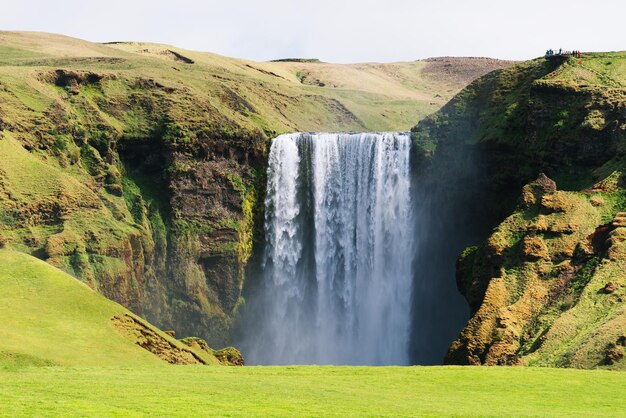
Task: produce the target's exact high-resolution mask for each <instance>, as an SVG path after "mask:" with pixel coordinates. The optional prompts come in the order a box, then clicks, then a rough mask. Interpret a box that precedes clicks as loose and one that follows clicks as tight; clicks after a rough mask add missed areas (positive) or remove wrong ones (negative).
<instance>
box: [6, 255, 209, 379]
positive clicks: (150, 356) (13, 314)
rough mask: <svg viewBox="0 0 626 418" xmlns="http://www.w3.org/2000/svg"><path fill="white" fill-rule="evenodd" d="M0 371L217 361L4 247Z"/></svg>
mask: <svg viewBox="0 0 626 418" xmlns="http://www.w3.org/2000/svg"><path fill="white" fill-rule="evenodd" d="M0 266H2V268H1V269H0V289H2V291H1V292H0V317H1V318H2V321H1V323H0V369H13V368H20V369H21V368H22V367H26V366H31V365H35V366H49V365H59V366H99V367H100V366H139V365H157V364H160V363H164V361H169V362H171V363H179V364H199V363H200V364H201V363H206V364H217V363H218V361H217V359H216V358H215V357H213V356H211V355H209V354H208V353H206V352H203V351H200V350H195V349H192V348H189V347H187V346H185V345H184V344H183V343H181V342H179V341H177V340H175V339H174V338H172V337H170V336H168V335H166V334H165V333H163V332H161V331H159V330H158V329H157V328H155V327H153V326H152V325H150V324H148V323H147V322H145V321H143V320H141V319H139V318H138V317H136V316H135V315H134V314H132V313H130V312H129V311H128V310H127V309H125V308H123V307H122V306H120V305H118V304H117V303H115V302H111V301H109V300H107V299H106V298H104V297H103V296H101V295H99V294H98V293H95V292H94V291H93V290H91V289H90V288H88V287H87V286H86V285H85V284H83V283H81V282H79V281H78V280H76V279H75V278H73V277H71V276H69V275H67V274H66V273H64V272H62V271H61V270H58V269H56V268H54V267H52V266H50V265H49V264H46V263H44V262H43V261H41V260H38V259H36V258H34V257H31V256H29V255H26V254H23V253H19V252H15V251H10V250H6V249H5V250H0Z"/></svg>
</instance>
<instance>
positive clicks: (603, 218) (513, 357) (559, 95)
mask: <svg viewBox="0 0 626 418" xmlns="http://www.w3.org/2000/svg"><path fill="white" fill-rule="evenodd" d="M413 138H414V141H415V143H416V145H417V147H416V148H417V149H418V158H419V159H420V161H421V162H422V167H423V170H424V173H426V174H427V175H428V174H429V175H430V176H431V178H432V177H434V178H437V176H442V178H445V179H446V181H450V178H449V177H446V176H447V175H450V173H452V175H457V176H458V177H459V179H458V181H457V182H456V183H455V184H454V187H451V189H452V190H453V191H452V192H451V195H449V196H448V197H450V196H454V197H459V196H462V199H464V200H463V201H464V202H466V203H467V204H466V205H465V206H464V211H466V212H467V214H469V216H467V215H463V214H461V215H460V216H461V217H462V221H461V224H463V222H465V223H466V224H468V225H473V226H476V225H477V224H482V226H481V228H482V230H483V231H485V230H488V228H489V227H493V226H495V225H498V223H499V225H498V226H497V227H496V228H495V229H494V230H493V231H492V232H491V233H490V234H487V235H489V236H488V239H487V242H486V243H485V244H483V245H481V246H478V247H470V248H468V249H466V250H465V251H463V253H462V254H461V256H460V258H459V261H458V265H457V283H458V287H459V289H460V291H461V292H462V293H463V295H464V296H465V297H466V299H467V300H468V302H469V304H470V307H471V310H472V312H471V314H472V317H471V319H470V320H469V322H468V324H467V326H466V327H465V328H464V329H463V331H462V332H461V335H460V337H459V339H458V340H457V341H455V342H454V343H453V344H452V346H451V348H450V351H449V352H448V355H447V357H446V361H447V362H449V363H462V364H467V363H471V364H481V363H485V364H536V365H550V366H568V367H585V368H591V367H607V368H617V369H623V368H624V367H626V363H625V362H624V360H623V354H624V345H625V344H626V336H625V335H626V316H625V312H626V296H625V293H624V291H625V286H626V282H625V276H624V274H623V271H624V267H625V266H624V260H625V259H626V257H625V256H624V254H623V248H622V235H623V231H622V229H623V226H622V221H621V219H622V214H621V212H623V211H625V210H626V205H625V204H624V194H625V193H626V189H625V188H624V186H625V183H624V180H623V173H624V170H626V163H625V161H626V160H625V159H624V157H625V155H626V154H625V152H626V53H624V52H614V53H588V54H583V56H582V57H576V58H565V57H553V58H551V59H543V58H540V59H536V60H532V61H529V62H525V63H522V64H519V65H517V66H515V67H511V68H508V69H503V70H499V71H496V72H493V73H491V74H489V75H487V76H484V77H482V78H480V79H478V80H477V81H475V82H474V83H472V84H471V85H470V86H468V87H467V88H466V89H464V90H463V91H462V92H461V93H460V94H459V95H457V96H456V97H455V98H454V99H453V100H451V101H450V103H448V104H447V105H446V106H444V107H443V108H442V109H441V111H439V112H437V113H435V114H434V115H432V116H430V117H428V118H426V119H425V120H424V121H422V122H421V123H420V124H419V125H418V126H416V127H415V128H414V129H413ZM445 164H447V165H446V166H445V168H446V170H447V172H446V171H444V170H442V167H443V166H444V165H445ZM542 172H543V173H545V174H547V175H548V177H550V178H552V179H554V180H556V183H554V182H553V181H552V180H550V179H549V178H548V177H545V176H544V175H541V176H539V177H538V175H539V174H540V173H542ZM536 178H537V180H536V181H534V182H531V181H532V180H533V179H536ZM529 182H531V183H529ZM435 183H436V180H435ZM527 183H528V184H527ZM524 184H527V185H526V186H524ZM557 185H558V189H561V190H558V189H557ZM522 186H524V187H523V188H522ZM520 191H521V194H522V197H521V199H520V198H519V196H520ZM452 199H453V198H452ZM503 219H504V220H503ZM502 220H503V221H502ZM500 222H501V223H500ZM463 228H467V227H461V228H460V229H461V230H462V229H463ZM481 228H479V229H481ZM457 232H458V233H459V234H462V231H454V232H452V234H453V235H454V234H455V233H457Z"/></svg>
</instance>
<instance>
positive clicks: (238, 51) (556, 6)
mask: <svg viewBox="0 0 626 418" xmlns="http://www.w3.org/2000/svg"><path fill="white" fill-rule="evenodd" d="M624 19H626V1H625V0H584V1H583V0H518V1H510V0H500V1H496V0H466V1H462V0H429V1H425V0H413V1H411V0H316V1H297V0H265V1H263V0H256V1H254V0H221V1H217V0H207V1H201V0H195V1H192V0H169V1H165V0H104V1H102V0H100V1H92V0H54V1H50V0H0V29H1V30H29V31H42V32H53V33H62V34H65V35H69V36H74V37H78V38H82V39H86V40H89V41H95V42H105V41H131V40H132V41H146V42H159V43H167V44H171V45H175V46H178V47H180V48H186V49H193V50H199V51H208V52H215V53H218V54H222V55H226V56H231V57H238V58H248V59H252V60H258V61H265V60H270V59H278V58H292V57H299V58H319V59H321V60H323V61H327V62H336V63H354V62H372V61H377V62H392V61H412V60H415V59H421V58H427V57H434V56H488V57H493V58H503V59H528V58H533V57H536V56H539V55H542V54H543V53H544V52H545V50H546V49H548V48H556V49H558V48H563V49H568V50H569V49H577V50H582V51H614V50H626V29H625V28H626V26H625V25H626V23H625V21H624Z"/></svg>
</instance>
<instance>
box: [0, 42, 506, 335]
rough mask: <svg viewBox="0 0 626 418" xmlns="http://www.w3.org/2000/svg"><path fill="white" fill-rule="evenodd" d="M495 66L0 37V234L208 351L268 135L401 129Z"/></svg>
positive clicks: (227, 306) (229, 300)
mask: <svg viewBox="0 0 626 418" xmlns="http://www.w3.org/2000/svg"><path fill="white" fill-rule="evenodd" d="M506 65H509V63H507V62H504V61H497V60H486V59H468V60H463V59H438V60H434V61H416V62H411V63H398V64H388V65H387V64H386V65H380V64H362V65H333V64H325V63H319V62H270V63H257V62H252V61H245V60H236V59H230V58H225V57H221V56H218V55H214V54H208V53H199V52H193V51H185V50H181V49H178V48H174V47H171V46H167V45H156V44H145V43H112V44H106V45H103V44H95V43H90V42H86V41H81V40H78V39H73V38H68V37H64V36H58V35H49V34H41V33H24V32H0V237H1V239H2V241H3V242H4V243H5V245H6V246H8V247H9V248H12V249H15V250H19V251H23V252H25V253H28V254H31V255H33V256H36V257H38V258H41V259H43V260H45V261H47V262H48V263H50V264H52V265H54V266H56V267H58V268H60V269H62V270H64V271H66V272H68V273H70V274H71V275H73V276H75V277H77V278H79V279H80V280H82V281H84V282H85V283H87V284H88V285H89V286H90V287H92V288H93V289H95V290H97V291H99V292H101V293H102V294H104V295H105V296H107V297H109V298H111V299H113V300H115V301H117V302H119V303H121V304H122V305H124V306H126V307H128V308H130V309H131V310H132V311H133V312H135V313H137V314H139V315H142V316H144V317H146V318H147V319H148V320H150V321H152V322H153V323H156V324H158V325H159V326H161V327H163V328H164V329H174V330H176V331H178V333H179V335H181V336H188V335H200V336H201V337H204V338H206V339H207V340H208V341H209V343H210V344H212V345H217V346H222V345H224V344H225V343H226V342H227V340H228V336H229V331H230V328H231V325H232V322H233V318H234V316H235V315H236V312H237V309H238V307H239V306H240V304H241V303H242V298H241V289H242V285H243V279H244V273H245V268H246V264H247V261H248V259H249V258H250V256H251V253H252V244H253V240H254V239H255V233H256V234H257V236H256V238H258V232H259V231H260V229H261V227H262V223H261V220H262V213H261V211H262V207H261V205H262V203H263V197H264V196H263V179H264V174H263V173H264V170H265V167H264V164H265V158H264V155H265V150H266V143H267V140H268V138H270V137H272V136H274V135H276V134H277V133H282V132H285V131H293V130H303V131H306V130H383V129H406V128H408V127H409V126H410V125H411V124H412V123H414V121H415V120H417V119H419V118H421V117H422V116H424V115H425V114H427V113H429V112H431V111H433V110H436V109H437V108H438V107H439V106H441V105H442V104H443V103H444V102H445V101H446V100H447V99H448V98H450V97H451V96H452V95H453V94H454V93H456V92H457V91H458V90H459V89H460V88H462V87H463V86H464V85H465V84H467V83H468V82H469V81H470V80H471V79H473V78H475V77H476V76H478V75H481V74H484V73H485V72H488V71H490V70H491V69H493V68H500V67H503V66H506Z"/></svg>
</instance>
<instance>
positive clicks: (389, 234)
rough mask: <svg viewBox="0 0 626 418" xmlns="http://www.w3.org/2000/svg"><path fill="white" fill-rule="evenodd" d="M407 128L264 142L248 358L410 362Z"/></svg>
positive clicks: (265, 360) (245, 344)
mask: <svg viewBox="0 0 626 418" xmlns="http://www.w3.org/2000/svg"><path fill="white" fill-rule="evenodd" d="M410 146H411V141H410V135H409V134H408V133H359V134H353V133H350V134H347V133H346V134H337V133H315V134H313V133H296V134H286V135H281V136H279V137H277V138H275V139H274V140H273V141H272V144H271V149H270V154H269V167H268V173H267V195H266V200H265V209H266V212H265V233H266V245H265V252H264V255H263V265H262V268H261V270H262V272H261V273H260V274H261V275H262V276H261V279H260V285H259V288H258V289H257V290H256V292H255V294H254V295H251V297H252V298H254V301H253V302H250V303H251V304H252V305H253V306H256V308H250V309H249V312H248V315H247V319H246V322H247V325H246V336H245V337H244V340H243V341H242V348H243V349H244V354H245V355H246V358H247V361H248V362H249V363H251V364H368V365H384V364H408V362H409V354H408V351H409V339H410V321H411V295H412V279H413V273H412V268H411V265H412V261H413V254H414V248H413V241H414V231H413V229H414V228H413V222H412V209H411V207H412V205H411V197H410V195H411V193H410V192H411V190H410V187H411V184H410V183H411V182H410V173H409V155H410Z"/></svg>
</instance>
